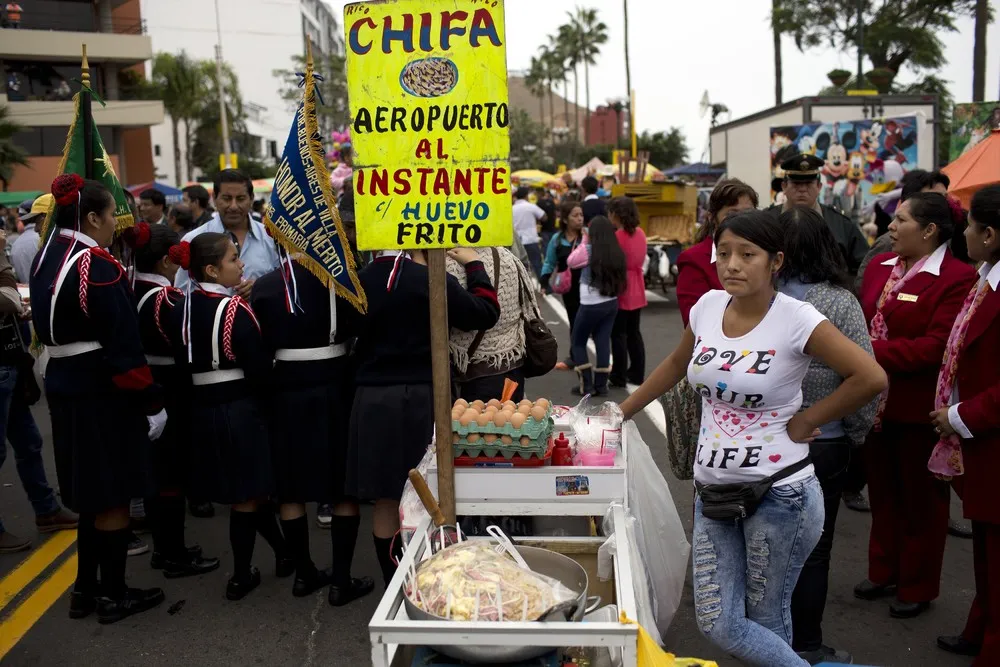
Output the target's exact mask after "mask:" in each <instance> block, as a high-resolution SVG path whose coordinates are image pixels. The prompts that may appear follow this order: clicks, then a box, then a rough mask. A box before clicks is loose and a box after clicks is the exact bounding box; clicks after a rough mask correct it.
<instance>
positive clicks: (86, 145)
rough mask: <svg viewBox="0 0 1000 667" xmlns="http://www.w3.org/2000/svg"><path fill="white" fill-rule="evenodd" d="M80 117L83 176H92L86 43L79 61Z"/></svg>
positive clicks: (91, 118)
mask: <svg viewBox="0 0 1000 667" xmlns="http://www.w3.org/2000/svg"><path fill="white" fill-rule="evenodd" d="M80 74H81V76H80V81H81V83H82V84H83V86H82V87H81V88H80V118H81V120H82V121H83V163H84V165H85V166H84V168H83V171H84V173H83V174H82V175H83V177H84V178H93V177H94V114H93V110H92V109H91V106H90V63H89V62H87V45H86V44H84V45H83V61H82V62H81V63H80Z"/></svg>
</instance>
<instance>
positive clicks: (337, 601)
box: [327, 577, 375, 607]
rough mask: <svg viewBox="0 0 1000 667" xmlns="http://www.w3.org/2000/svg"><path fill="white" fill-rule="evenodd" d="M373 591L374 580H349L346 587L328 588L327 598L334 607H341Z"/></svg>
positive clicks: (332, 586)
mask: <svg viewBox="0 0 1000 667" xmlns="http://www.w3.org/2000/svg"><path fill="white" fill-rule="evenodd" d="M373 590H375V580H374V579H372V578H371V577H358V578H353V577H352V578H351V580H350V582H349V583H348V584H347V585H346V586H337V585H331V586H330V595H329V597H328V598H327V599H328V600H329V601H330V604H331V605H333V606H334V607H343V606H344V605H346V604H350V603H351V602H354V601H355V600H357V599H359V598H363V597H364V596H366V595H368V594H369V593H371V592H372V591H373Z"/></svg>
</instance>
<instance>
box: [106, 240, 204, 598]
mask: <svg viewBox="0 0 1000 667" xmlns="http://www.w3.org/2000/svg"><path fill="white" fill-rule="evenodd" d="M124 236H125V240H126V242H127V243H128V244H129V245H130V246H131V247H132V249H133V254H132V257H133V261H134V263H135V287H134V288H133V289H134V294H133V298H134V300H135V304H136V310H137V311H138V315H139V337H140V338H141V339H142V347H143V349H144V350H145V351H146V361H147V363H148V364H149V367H150V369H151V370H152V373H153V380H155V381H156V383H157V384H159V385H160V386H161V387H163V390H164V401H165V404H166V409H167V414H169V415H170V419H169V420H168V421H167V425H166V428H164V430H163V435H161V436H160V437H159V438H158V439H157V440H156V441H155V443H154V454H155V463H156V465H155V468H154V470H155V475H156V484H157V490H158V493H157V495H156V497H155V498H154V499H153V502H152V504H151V506H150V507H149V509H150V510H151V512H150V515H151V519H152V522H151V523H152V532H153V557H152V561H151V565H152V567H153V569H158V570H162V571H163V574H164V576H166V577H167V578H168V579H172V578H175V577H187V576H192V575H196V574H204V573H206V572H211V571H212V570H215V569H217V568H218V567H219V559H218V558H203V557H202V555H201V548H200V547H198V546H192V547H190V548H188V547H187V546H185V544H184V494H183V487H184V484H185V477H186V474H185V471H186V470H187V467H188V462H189V458H190V452H189V451H188V448H187V443H188V442H189V441H190V427H191V425H190V420H189V418H188V414H187V406H186V396H187V395H188V392H190V384H191V379H190V377H189V376H188V375H187V373H186V372H185V371H184V369H183V368H182V367H180V366H178V365H177V364H176V363H175V360H174V356H173V348H172V343H171V340H170V338H169V337H168V335H167V329H168V328H169V324H170V320H171V318H172V317H173V312H174V309H175V308H177V307H178V306H181V305H183V292H181V291H180V290H179V289H176V288H174V287H173V281H174V275H175V274H176V273H177V268H178V266H177V264H175V263H174V262H172V261H171V260H170V257H169V252H170V248H171V247H172V246H174V245H176V244H177V243H179V242H180V237H179V236H178V235H177V232H175V231H173V230H172V229H171V228H170V227H169V226H167V225H148V224H146V223H145V222H140V223H138V224H137V225H135V226H134V227H131V228H129V229H128V230H126V234H125V235H124Z"/></svg>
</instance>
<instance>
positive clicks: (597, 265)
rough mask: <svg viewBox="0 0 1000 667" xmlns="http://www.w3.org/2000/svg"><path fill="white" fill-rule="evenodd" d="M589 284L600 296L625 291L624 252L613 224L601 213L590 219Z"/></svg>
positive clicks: (613, 294)
mask: <svg viewBox="0 0 1000 667" xmlns="http://www.w3.org/2000/svg"><path fill="white" fill-rule="evenodd" d="M588 238H589V240H590V285H591V287H594V288H596V289H597V291H598V292H600V293H601V296H618V295H619V294H621V293H622V292H624V291H625V282H626V276H625V253H624V252H622V248H621V246H620V245H618V238H617V237H616V236H615V226H614V225H612V224H611V221H610V220H608V219H607V218H605V217H604V216H603V215H598V216H596V217H595V218H593V219H592V220H591V221H590V231H589V235H588Z"/></svg>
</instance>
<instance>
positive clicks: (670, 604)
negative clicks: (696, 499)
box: [602, 422, 691, 637]
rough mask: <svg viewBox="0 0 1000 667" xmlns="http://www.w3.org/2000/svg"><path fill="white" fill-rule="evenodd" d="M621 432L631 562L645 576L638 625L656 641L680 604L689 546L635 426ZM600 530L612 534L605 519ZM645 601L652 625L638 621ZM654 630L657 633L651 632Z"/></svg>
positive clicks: (645, 620)
mask: <svg viewBox="0 0 1000 667" xmlns="http://www.w3.org/2000/svg"><path fill="white" fill-rule="evenodd" d="M625 428H626V430H627V432H628V433H627V434H628V468H627V471H626V475H627V484H628V502H629V507H628V513H627V517H628V520H627V521H626V527H625V528H626V534H627V536H628V543H629V547H630V549H631V552H630V555H631V556H632V562H633V563H642V565H643V570H644V574H645V576H644V577H635V581H636V582H637V583H636V585H635V587H636V589H637V590H636V591H635V595H636V605H637V606H638V608H639V615H640V618H639V619H638V620H639V623H640V625H642V626H643V627H645V628H646V630H648V631H649V633H650V634H651V635H653V636H654V637H659V636H662V634H664V633H666V631H667V629H668V628H669V627H670V623H671V621H673V619H674V614H676V613H677V607H678V606H679V605H680V601H681V594H682V592H683V590H684V581H685V580H686V579H687V570H688V568H687V565H688V556H689V555H690V553H691V545H690V544H689V543H688V541H687V537H686V536H685V534H684V525H683V524H682V523H681V518H680V515H678V514H677V507H676V506H675V505H674V499H673V496H671V495H670V488H669V487H668V486H667V481H666V480H665V479H664V478H663V475H662V474H661V473H660V469H659V468H658V467H657V465H656V462H655V461H654V460H653V455H652V454H651V453H650V451H649V447H647V446H646V443H645V442H644V441H643V439H642V435H641V434H640V433H639V428H638V427H637V426H636V425H635V423H634V422H628V423H627V424H626V425H625ZM604 528H605V531H606V532H607V533H610V532H611V531H612V530H613V524H612V522H611V521H610V514H609V515H607V516H606V517H605V521H604ZM612 544H613V543H612ZM612 548H613V547H612ZM633 569H636V568H633ZM602 576H603V575H602ZM633 576H635V573H633ZM639 582H642V583H643V584H645V587H646V588H647V590H645V591H643V590H639V589H640V583H639ZM644 598H648V599H649V600H650V601H651V603H652V604H651V605H650V607H648V608H649V609H652V612H653V614H652V615H653V619H654V620H655V623H654V624H650V619H649V618H648V617H645V618H643V608H644V604H643V599H644ZM654 628H655V630H657V631H658V632H654Z"/></svg>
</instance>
